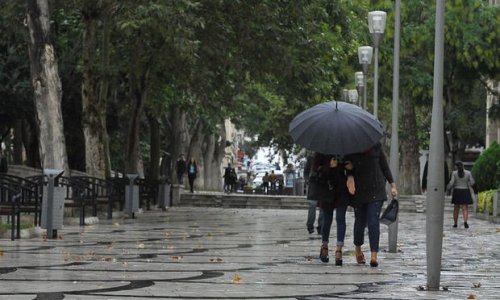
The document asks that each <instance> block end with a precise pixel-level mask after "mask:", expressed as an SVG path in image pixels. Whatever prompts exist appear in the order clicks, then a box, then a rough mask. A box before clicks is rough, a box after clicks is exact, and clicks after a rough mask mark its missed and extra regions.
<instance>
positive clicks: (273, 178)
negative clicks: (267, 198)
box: [269, 170, 278, 194]
mask: <svg viewBox="0 0 500 300" xmlns="http://www.w3.org/2000/svg"><path fill="white" fill-rule="evenodd" d="M277 181H278V177H277V176H276V174H274V170H272V171H271V174H269V184H270V186H271V187H270V190H271V194H274V193H276V182H277Z"/></svg>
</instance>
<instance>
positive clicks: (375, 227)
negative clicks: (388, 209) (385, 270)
mask: <svg viewBox="0 0 500 300" xmlns="http://www.w3.org/2000/svg"><path fill="white" fill-rule="evenodd" d="M383 202H384V201H382V200H379V201H374V202H370V203H366V204H363V205H361V206H359V207H356V208H355V209H354V245H356V246H361V245H363V243H364V239H365V228H366V227H368V239H369V241H370V251H371V252H378V248H379V241H380V221H379V217H380V210H381V209H382V204H383Z"/></svg>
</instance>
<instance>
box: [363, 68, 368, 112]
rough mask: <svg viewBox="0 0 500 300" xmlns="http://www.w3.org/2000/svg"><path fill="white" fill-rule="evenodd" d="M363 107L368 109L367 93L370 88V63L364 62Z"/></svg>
mask: <svg viewBox="0 0 500 300" xmlns="http://www.w3.org/2000/svg"><path fill="white" fill-rule="evenodd" d="M363 84H364V87H363V109H364V110H367V109H368V103H367V102H366V94H367V92H366V91H367V90H368V64H363Z"/></svg>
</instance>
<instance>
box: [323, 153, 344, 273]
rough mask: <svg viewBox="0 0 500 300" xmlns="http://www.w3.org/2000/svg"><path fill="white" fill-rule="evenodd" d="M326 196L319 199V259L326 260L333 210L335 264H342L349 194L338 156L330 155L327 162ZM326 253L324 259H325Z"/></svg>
mask: <svg viewBox="0 0 500 300" xmlns="http://www.w3.org/2000/svg"><path fill="white" fill-rule="evenodd" d="M328 188H329V196H328V198H322V199H320V201H319V207H320V209H321V210H322V211H323V227H322V230H321V237H322V245H321V251H320V259H321V261H323V262H328V242H329V238H330V230H331V227H332V222H333V211H334V210H335V220H336V223H337V226H336V227H337V244H336V248H335V265H336V266H341V265H342V247H343V246H344V238H345V231H346V222H345V215H346V211H347V205H348V203H349V199H350V195H349V192H348V191H347V185H346V173H345V169H344V166H343V164H342V163H341V161H340V160H339V158H338V157H332V156H330V159H329V162H328ZM325 255H326V259H325Z"/></svg>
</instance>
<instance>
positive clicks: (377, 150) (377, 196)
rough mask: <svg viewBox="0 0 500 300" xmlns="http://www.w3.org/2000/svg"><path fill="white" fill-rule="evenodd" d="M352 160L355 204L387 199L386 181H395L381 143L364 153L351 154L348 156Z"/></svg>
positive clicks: (348, 159)
mask: <svg viewBox="0 0 500 300" xmlns="http://www.w3.org/2000/svg"><path fill="white" fill-rule="evenodd" d="M346 161H351V162H352V164H353V170H352V171H351V172H350V174H352V175H354V182H355V187H356V192H355V193H354V206H356V205H359V204H366V203H370V202H374V201H378V200H382V201H385V200H387V192H386V189H385V187H386V181H387V182H389V183H393V182H394V179H393V178H392V173H391V170H390V168H389V164H388V163H387V158H386V156H385V154H384V152H383V150H382V146H381V145H380V143H378V144H376V145H375V146H373V147H372V148H371V149H370V150H368V151H367V152H364V153H357V154H351V155H348V156H347V157H346Z"/></svg>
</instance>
